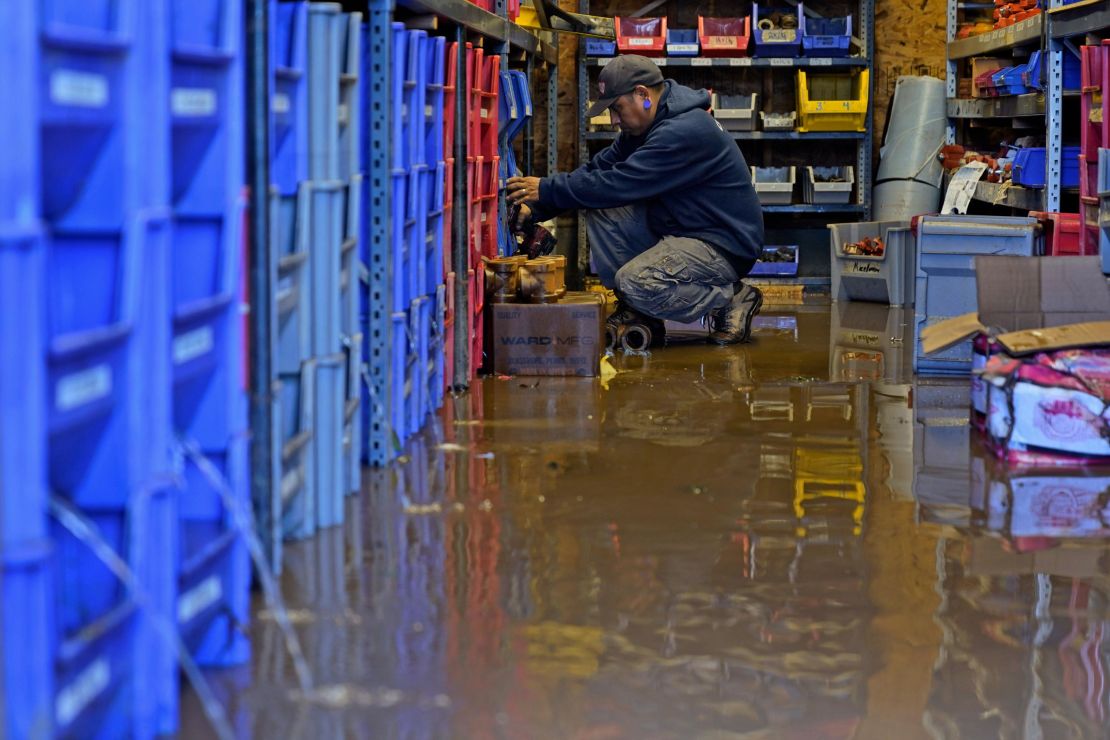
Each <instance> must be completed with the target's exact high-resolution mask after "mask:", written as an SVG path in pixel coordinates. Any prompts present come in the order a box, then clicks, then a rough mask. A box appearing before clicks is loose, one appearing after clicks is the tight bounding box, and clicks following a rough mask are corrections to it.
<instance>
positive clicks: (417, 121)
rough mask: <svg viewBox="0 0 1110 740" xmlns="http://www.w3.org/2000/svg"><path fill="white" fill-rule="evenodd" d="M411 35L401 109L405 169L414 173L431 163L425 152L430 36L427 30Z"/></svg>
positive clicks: (413, 32) (412, 32) (414, 32)
mask: <svg viewBox="0 0 1110 740" xmlns="http://www.w3.org/2000/svg"><path fill="white" fill-rule="evenodd" d="M408 36H409V40H408V54H407V59H406V60H405V78H404V98H403V99H402V102H401V105H400V108H401V115H402V119H403V122H402V123H403V126H404V167H405V169H407V170H409V171H410V172H411V171H412V170H413V168H414V167H417V166H418V165H423V164H426V163H427V161H428V160H427V157H426V154H425V152H424V134H425V132H424V106H425V105H426V103H427V101H426V98H425V90H426V85H427V81H428V80H427V77H428V73H427V65H428V55H427V51H426V49H427V44H428V34H427V33H426V32H424V31H409V32H408Z"/></svg>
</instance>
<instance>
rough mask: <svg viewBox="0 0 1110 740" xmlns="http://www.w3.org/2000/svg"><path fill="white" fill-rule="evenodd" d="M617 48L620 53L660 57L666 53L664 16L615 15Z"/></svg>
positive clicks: (665, 20)
mask: <svg viewBox="0 0 1110 740" xmlns="http://www.w3.org/2000/svg"><path fill="white" fill-rule="evenodd" d="M616 22H617V23H616V25H617V49H618V50H619V51H621V52H622V53H627V54H641V55H643V56H646V57H661V56H663V55H664V54H665V53H666V42H667V19H666V18H622V17H620V16H617V18H616Z"/></svg>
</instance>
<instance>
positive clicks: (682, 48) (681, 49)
mask: <svg viewBox="0 0 1110 740" xmlns="http://www.w3.org/2000/svg"><path fill="white" fill-rule="evenodd" d="M667 52H668V53H670V54H691V53H693V54H697V53H698V45H697V44H667Z"/></svg>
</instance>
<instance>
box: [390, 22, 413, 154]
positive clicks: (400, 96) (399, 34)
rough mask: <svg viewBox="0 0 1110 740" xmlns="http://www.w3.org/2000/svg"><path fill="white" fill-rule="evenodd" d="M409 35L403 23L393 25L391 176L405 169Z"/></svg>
mask: <svg viewBox="0 0 1110 740" xmlns="http://www.w3.org/2000/svg"><path fill="white" fill-rule="evenodd" d="M408 48H409V34H408V31H406V30H405V24H404V23H394V24H393V59H392V61H393V64H392V65H390V71H391V75H390V79H389V91H390V93H389V95H390V97H389V99H390V100H391V101H392V106H391V107H390V109H389V118H390V131H391V132H392V138H393V146H392V147H391V149H392V150H393V174H394V176H396V175H397V174H398V173H403V172H404V171H405V168H406V164H405V161H406V159H407V157H406V155H405V145H406V143H407V141H408V140H407V138H406V137H405V107H404V95H405V73H406V70H407V69H408V58H409V51H408Z"/></svg>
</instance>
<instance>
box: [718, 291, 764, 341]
mask: <svg viewBox="0 0 1110 740" xmlns="http://www.w3.org/2000/svg"><path fill="white" fill-rule="evenodd" d="M739 286H740V287H739V289H738V290H737V291H736V295H734V296H733V297H732V300H731V301H730V302H729V304H728V305H727V306H725V307H724V308H718V309H716V310H715V311H713V313H711V314H710V315H709V317H710V322H711V324H710V328H711V329H712V331H711V332H710V334H709V341H710V342H713V343H714V344H737V343H739V342H746V341H748V338H749V337H750V336H751V335H752V319H754V318H755V315H756V314H757V313H759V310H760V309H761V308H763V293H762V292H761V291H760V290H759V288H757V287H755V286H754V285H748V284H747V283H740V284H739Z"/></svg>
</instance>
